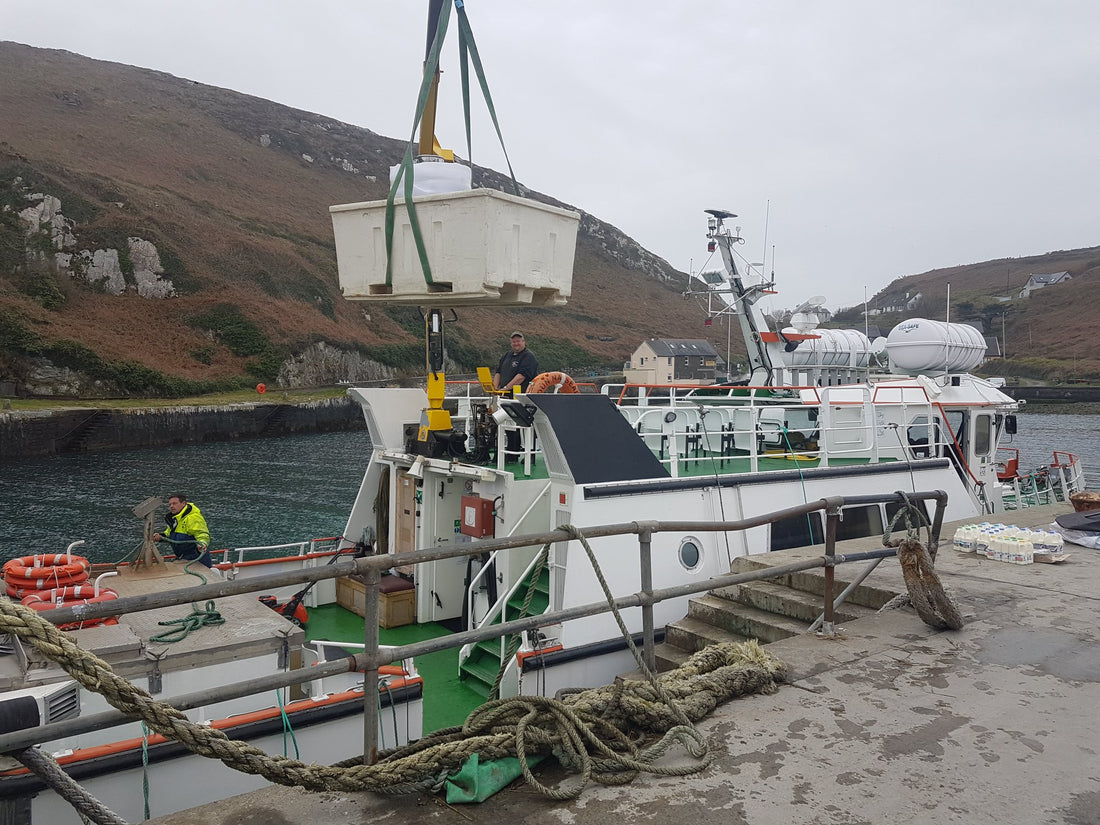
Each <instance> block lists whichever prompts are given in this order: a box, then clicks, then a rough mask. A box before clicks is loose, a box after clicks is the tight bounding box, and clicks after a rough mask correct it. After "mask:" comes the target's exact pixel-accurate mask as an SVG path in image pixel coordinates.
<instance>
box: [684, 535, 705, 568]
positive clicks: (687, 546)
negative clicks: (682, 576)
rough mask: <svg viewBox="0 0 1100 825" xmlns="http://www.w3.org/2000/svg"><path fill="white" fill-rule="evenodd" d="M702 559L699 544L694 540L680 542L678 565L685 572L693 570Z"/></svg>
mask: <svg viewBox="0 0 1100 825" xmlns="http://www.w3.org/2000/svg"><path fill="white" fill-rule="evenodd" d="M702 558H703V553H702V551H701V550H700V549H699V542H698V541H697V540H696V539H693V538H688V539H684V540H683V541H682V542H680V564H682V565H683V566H684V568H685V569H687V570H694V569H695V568H696V567H698V566H699V562H700V561H701V560H702Z"/></svg>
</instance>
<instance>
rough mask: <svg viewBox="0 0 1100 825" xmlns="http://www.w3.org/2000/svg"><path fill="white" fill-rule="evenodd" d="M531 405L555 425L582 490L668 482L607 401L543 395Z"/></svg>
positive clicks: (598, 397) (530, 398)
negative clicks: (595, 486) (601, 483)
mask: <svg viewBox="0 0 1100 825" xmlns="http://www.w3.org/2000/svg"><path fill="white" fill-rule="evenodd" d="M527 401H528V402H530V403H532V404H534V405H535V406H536V407H538V408H539V409H540V410H542V412H543V413H545V414H546V417H547V418H549V419H550V426H551V427H552V428H553V430H554V433H555V435H557V438H558V444H559V445H561V449H562V452H563V453H564V454H565V460H566V463H568V465H569V472H570V473H571V474H572V476H573V479H574V481H576V482H577V483H578V484H592V483H594V482H599V481H631V480H633V479H638V478H668V470H666V469H665V466H664V465H663V464H661V462H660V461H658V460H657V457H656V456H655V455H653V453H652V452H651V451H650V449H649V448H648V447H647V446H646V445H645V442H643V441H642V439H641V438H639V437H638V434H637V433H636V432H635V431H634V429H633V428H632V427H631V426H630V423H629V422H628V421H627V420H626V419H625V418H623V414H622V413H621V412H619V409H618V408H617V407H616V406H615V405H614V404H612V403H611V399H610V398H608V397H607V396H606V395H588V394H583V393H582V394H576V393H559V394H551V393H538V394H532V395H528V396H527Z"/></svg>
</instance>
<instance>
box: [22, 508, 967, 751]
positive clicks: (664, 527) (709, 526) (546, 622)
mask: <svg viewBox="0 0 1100 825" xmlns="http://www.w3.org/2000/svg"><path fill="white" fill-rule="evenodd" d="M927 500H933V501H935V502H936V507H935V511H934V514H933V517H932V519H931V523H930V525H929V536H930V543H931V547H930V552H931V554H932V557H933V558H935V552H936V547H937V545H938V542H939V537H940V530H941V527H942V524H943V514H944V510H945V508H946V504H947V495H946V494H945V493H943V492H942V491H931V492H920V493H908V494H905V495H902V494H898V493H894V494H889V495H886V494H884V495H872V496H846V497H841V496H836V497H829V498H824V499H819V500H817V501H812V502H809V503H807V504H802V505H798V506H795V507H788V508H785V509H783V510H777V511H774V512H771V513H765V514H762V515H759V516H755V517H752V518H747V519H739V520H734V521H714V522H709V521H704V522H684V521H634V522H629V523H625V524H608V525H597V526H591V527H584V528H580V529H579V533H580V534H581V535H583V536H584V537H585V539H586V540H589V541H597V540H599V539H601V538H605V537H611V536H621V535H627V534H633V535H636V536H637V537H638V565H639V574H640V584H641V589H640V590H639V591H638V592H636V593H632V594H627V595H623V596H620V597H618V598H616V599H614V600H613V601H612V602H610V603H609V602H596V603H592V604H587V605H579V606H576V607H571V608H568V609H564V610H551V611H547V612H545V613H542V614H539V615H535V616H528V617H526V618H522V619H515V620H511V621H507V622H503V623H500V624H493V625H491V626H488V627H486V626H483V627H480V628H478V629H476V630H467V631H464V632H460V633H455V634H451V635H447V636H444V637H440V638H435V639H429V640H426V641H422V642H416V643H413V644H407V645H400V646H390V647H382V646H380V644H379V625H378V620H379V599H378V592H379V591H378V588H379V583H380V581H381V577H382V573H383V572H384V571H386V570H388V569H389V568H391V567H394V566H400V565H415V564H421V563H425V562H433V561H439V560H443V559H452V558H461V557H466V558H469V557H472V556H479V555H481V554H483V553H493V552H498V551H515V550H519V549H523V548H531V547H537V546H541V545H545V544H550V543H556V542H569V541H572V540H574V538H575V537H574V535H573V534H572V533H571V532H570V531H568V530H565V529H557V530H552V531H549V532H545V533H537V534H527V535H522V536H512V537H508V538H501V539H483V540H480V541H473V542H469V543H466V544H462V545H461V546H460V547H456V548H449V549H438V548H428V549H424V550H413V551H409V552H404V553H395V554H384V555H377V556H367V557H363V558H358V559H349V560H347V561H338V562H336V563H333V564H327V565H324V566H322V567H313V568H311V569H305V570H297V571H293V572H283V573H276V574H271V575H263V576H256V577H254V578H239V579H236V580H232V581H224V582H217V583H212V584H203V585H199V586H196V587H191V588H183V589H179V590H173V591H166V592H160V593H149V594H144V595H139V596H128V597H124V598H120V599H117V600H114V601H111V602H109V603H106V604H81V605H77V606H74V607H60V608H57V609H55V610H51V611H49V612H48V613H43V614H40V615H42V616H43V617H44V618H48V619H49V621H51V622H53V623H55V624H65V623H69V622H74V621H82V620H90V619H93V618H97V617H100V616H113V615H121V614H126V613H133V612H139V611H143V610H151V609H153V608H158V607H170V606H174V605H182V604H190V603H193V602H197V601H203V600H209V599H219V598H226V597H229V596H235V595H240V594H243V593H255V592H259V591H270V590H274V589H277V588H279V587H285V586H287V585H303V584H306V583H309V582H318V581H322V580H325V579H333V578H337V577H340V576H350V575H357V576H359V577H360V581H362V582H363V583H364V584H365V586H366V599H365V611H364V613H365V615H364V634H363V650H362V652H361V653H356V654H355V655H354V656H349V657H345V658H342V659H340V660H338V661H333V662H322V663H318V664H316V665H314V666H312V667H308V668H297V669H293V670H288V671H284V672H282V673H278V674H271V675H268V676H263V677H258V678H255V679H249V680H246V681H243V682H237V683H234V684H231V685H223V686H219V687H216V688H210V689H207V690H202V691H196V692H193V693H189V694H184V695H180V696H176V697H172V698H169V699H167V700H166V701H167V703H168V704H171V705H173V706H174V707H176V708H177V709H179V710H181V711H182V710H189V709H192V708H198V707H202V706H204V705H208V704H212V703H216V702H222V701H227V700H230V699H236V698H240V697H243V696H251V695H254V694H257V693H261V692H264V691H270V690H276V689H280V688H285V687H288V686H291V685H296V684H301V683H304V682H313V681H316V680H319V679H324V678H327V677H329V676H336V675H339V674H344V673H350V672H355V671H361V672H362V673H363V679H364V687H365V690H364V699H363V753H364V760H365V761H366V762H367V763H371V762H373V760H374V759H375V758H376V755H377V737H378V723H379V706H378V699H377V697H378V679H379V674H380V672H381V669H382V668H383V667H385V666H387V665H388V664H389V663H390V662H394V661H399V660H406V659H410V658H412V659H415V657H417V656H422V655H426V654H428V653H434V652H437V651H440V650H446V649H449V648H453V647H460V646H462V645H467V644H474V643H477V642H480V641H484V640H489V639H495V638H498V637H501V636H509V635H513V634H518V633H523V632H526V631H529V630H535V629H537V628H540V627H546V626H550V625H555V624H559V623H562V622H565V621H570V620H573V619H579V618H582V617H586V616H595V615H599V614H603V613H608V612H610V611H611V610H612V605H613V606H614V608H616V609H619V610H622V609H625V608H640V609H641V618H642V622H641V624H642V656H643V658H644V661H645V662H646V664H647V666H648V667H649V668H650V669H651V670H652V669H653V668H654V647H655V627H654V618H653V606H654V605H655V604H658V603H660V602H662V601H665V600H666V599H672V598H681V597H684V596H690V595H693V594H696V593H703V592H706V591H709V590H712V589H714V588H719V587H728V586H730V585H735V584H744V583H747V582H751V581H759V580H765V579H773V578H777V577H781V576H786V575H788V574H791V573H796V572H799V571H803V570H810V569H813V568H818V567H820V568H823V569H824V578H825V581H824V593H823V599H822V613H821V617H820V618H819V620H818V622H815V625H817V624H820V626H821V628H822V632H823V634H824V635H826V636H832V635H834V633H835V619H834V610H835V608H836V607H837V606H839V604H840V598H838V597H837V594H836V593H835V590H836V584H835V578H834V570H835V567H836V566H837V565H839V564H846V563H853V562H862V561H870V562H871V565H869V566H868V567H867V568H866V569H865V570H864V571H862V572H861V574H860V575H859V576H858V577H857V579H856V580H857V582H858V581H862V580H863V579H864V578H865V577H866V576H867V575H868V574H869V573H870V572H871V570H873V568H874V566H875V565H877V564H878V563H879V562H880V561H881V560H882V559H883V558H887V557H891V556H894V555H896V553H897V551H896V549H895V548H893V547H884V548H882V549H880V550H872V551H867V552H859V553H848V554H838V553H837V552H836V536H837V527H838V524H839V521H840V517H841V510H842V509H843V508H844V507H846V506H859V505H868V504H882V503H890V502H893V503H898V504H904V503H905V502H906V501H909V502H916V501H927ZM816 511H824V513H825V516H826V528H825V547H824V554H823V555H821V556H819V557H815V558H811V559H805V560H803V561H799V562H792V563H790V564H785V565H777V566H774V567H770V568H768V569H766V570H758V571H754V572H749V573H736V574H734V573H730V574H726V575H722V576H715V577H712V578H709V579H706V580H702V581H698V582H692V583H689V584H683V585H678V586H675V587H665V588H656V587H654V582H653V563H652V540H653V536H654V535H655V534H658V533H663V532H684V531H719V532H725V531H740V530H747V529H749V528H752V527H759V526H761V525H765V524H772V523H775V522H777V521H781V520H783V519H788V518H794V517H798V516H804V515H806V514H808V513H812V512H816ZM849 589H851V588H850V587H849ZM845 592H847V591H845ZM842 596H843V594H841V597H842ZM129 721H131V717H130V716H128V715H125V714H123V713H121V712H119V711H107V712H103V713H97V714H92V715H89V716H84V717H78V718H76V719H69V720H65V721H62V722H55V723H51V724H47V725H41V726H38V727H34V728H26V729H23V730H18V731H13V732H9V733H4V734H0V753H2V752H8V751H16V750H23V749H25V748H27V747H30V746H33V745H36V744H39V743H42V742H49V741H53V740H56V739H61V738H63V737H66V736H74V735H77V734H81V733H87V732H89V731H92V730H99V729H105V728H110V727H114V726H117V725H122V724H125V723H127V722H129Z"/></svg>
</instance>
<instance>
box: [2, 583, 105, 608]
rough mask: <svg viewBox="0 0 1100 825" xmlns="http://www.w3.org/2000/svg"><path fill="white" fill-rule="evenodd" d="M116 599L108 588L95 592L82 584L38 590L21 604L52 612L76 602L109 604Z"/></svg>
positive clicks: (92, 586) (24, 598) (91, 587)
mask: <svg viewBox="0 0 1100 825" xmlns="http://www.w3.org/2000/svg"><path fill="white" fill-rule="evenodd" d="M117 598H118V593H116V592H115V591H114V590H110V589H109V588H106V587H103V588H100V590H99V592H98V593H97V592H96V588H95V586H94V585H90V584H84V585H77V586H76V587H55V588H54V589H53V590H39V591H37V592H35V593H28V594H27V595H26V596H24V597H23V598H22V603H23V604H25V605H26V606H27V607H29V608H31V609H32V610H52V609H53V608H55V607H57V606H58V605H60V606H62V607H71V606H72V605H74V604H77V603H78V602H79V603H81V604H98V603H100V602H111V601H114V600H115V599H117Z"/></svg>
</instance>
